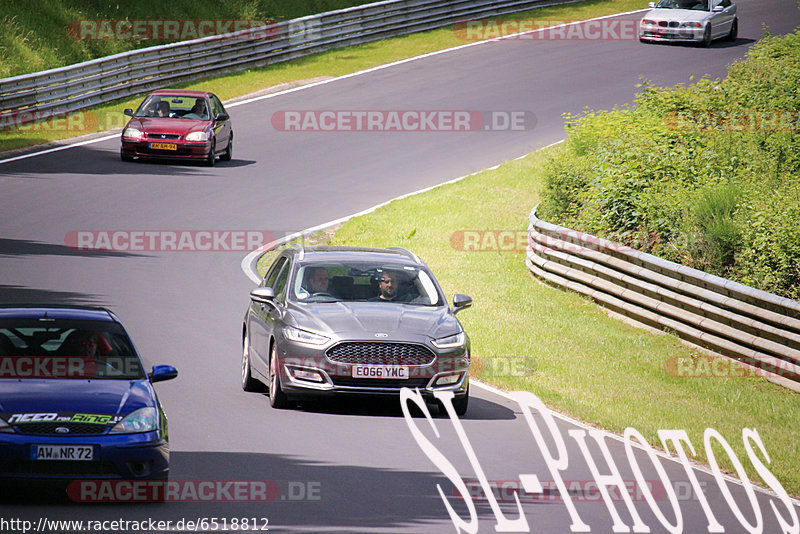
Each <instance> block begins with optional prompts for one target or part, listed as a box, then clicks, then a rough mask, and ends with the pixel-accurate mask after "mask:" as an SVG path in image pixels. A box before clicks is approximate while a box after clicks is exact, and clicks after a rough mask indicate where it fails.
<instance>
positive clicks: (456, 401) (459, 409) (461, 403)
mask: <svg viewBox="0 0 800 534" xmlns="http://www.w3.org/2000/svg"><path fill="white" fill-rule="evenodd" d="M468 406H469V386H467V393H466V394H465V395H464V396H463V397H453V408H454V409H455V411H456V415H458V416H462V415H464V414H465V413H467V407H468Z"/></svg>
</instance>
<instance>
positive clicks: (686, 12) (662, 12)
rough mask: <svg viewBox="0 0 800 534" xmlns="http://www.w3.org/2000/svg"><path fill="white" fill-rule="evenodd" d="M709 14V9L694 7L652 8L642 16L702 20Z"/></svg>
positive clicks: (677, 20)
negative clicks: (701, 9)
mask: <svg viewBox="0 0 800 534" xmlns="http://www.w3.org/2000/svg"><path fill="white" fill-rule="evenodd" d="M710 15H711V12H709V11H697V10H694V9H653V10H652V11H650V12H648V13H647V15H645V17H644V18H646V19H655V20H665V21H676V22H703V21H704V20H706V19H707V18H708V17H709V16H710Z"/></svg>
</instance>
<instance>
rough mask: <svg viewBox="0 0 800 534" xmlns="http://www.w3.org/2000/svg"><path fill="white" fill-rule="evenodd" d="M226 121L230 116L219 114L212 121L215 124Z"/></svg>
mask: <svg viewBox="0 0 800 534" xmlns="http://www.w3.org/2000/svg"><path fill="white" fill-rule="evenodd" d="M228 119H230V116H229V115H228V114H227V113H220V114H219V115H217V116H216V117H214V120H215V121H217V122H222V121H226V120H228Z"/></svg>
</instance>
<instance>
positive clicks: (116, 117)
mask: <svg viewBox="0 0 800 534" xmlns="http://www.w3.org/2000/svg"><path fill="white" fill-rule="evenodd" d="M354 3H358V2H354ZM644 5H646V4H644V2H642V1H640V0H586V1H582V2H580V3H575V4H567V5H564V6H554V7H548V8H541V9H537V10H532V11H527V12H522V13H517V14H514V15H509V16H504V17H502V18H503V19H535V20H537V21H550V22H552V23H553V24H558V23H559V22H561V21H572V20H582V19H587V18H593V17H598V16H603V15H610V14H614V13H620V12H625V11H632V10H635V9H640V8H642V7H643V6H644ZM131 18H133V17H131ZM143 18H144V17H143ZM165 18H166V17H165ZM194 18H198V17H194ZM215 18H224V17H222V16H216V17H215ZM20 31H22V30H20ZM466 43H467V41H466V40H464V37H463V34H459V33H458V32H455V31H453V28H452V27H446V28H442V29H438V30H432V31H429V32H424V33H418V34H413V35H408V36H404V37H397V38H393V39H386V40H383V41H377V42H374V43H368V44H364V45H360V46H355V47H350V48H344V49H341V50H335V51H330V52H325V53H321V54H315V55H313V56H309V57H306V58H301V59H297V60H294V61H291V62H286V63H279V64H275V65H271V66H268V67H264V68H259V69H252V70H247V71H244V72H241V73H238V74H232V75H226V76H219V77H215V78H210V79H208V80H205V81H201V82H192V83H186V84H180V85H176V86H174V87H178V88H189V89H200V90H206V91H213V92H215V93H216V94H217V95H218V96H219V97H220V98H221V99H222V100H229V99H231V98H235V97H239V96H242V95H246V94H249V93H253V92H255V91H260V90H263V89H265V88H268V87H272V86H276V85H279V84H284V83H291V82H297V81H301V80H309V79H314V78H318V77H321V76H341V75H344V74H349V73H353V72H357V71H360V70H364V69H367V68H370V67H375V66H377V65H383V64H386V63H390V62H393V61H398V60H401V59H406V58H410V57H414V56H418V55H421V54H425V53H429V52H434V51H436V50H443V49H446V48H451V47H454V46H459V45H463V44H466ZM587 46H592V44H591V43H587ZM87 59H88V58H87ZM141 100H142V96H141V95H139V96H136V97H133V98H130V99H127V100H125V101H117V102H113V103H111V104H108V105H104V106H99V107H94V108H89V109H87V110H85V111H84V112H82V115H80V116H78V118H77V119H76V120H75V121H74V122H73V123H72V124H73V125H74V127H72V128H70V127H69V126H67V125H66V124H62V125H61V126H60V127H55V128H46V126H47V125H46V124H45V125H40V126H38V127H26V129H24V130H13V131H9V130H3V129H0V151H6V150H12V149H17V148H23V147H28V146H33V145H38V144H43V143H47V142H50V141H57V140H62V139H67V138H70V137H74V136H76V135H81V134H86V133H94V132H102V131H105V130H109V129H113V128H121V127H122V126H124V124H125V117H124V115H122V111H123V110H124V109H125V108H135V107H136V106H138V104H139V103H140V102H141Z"/></svg>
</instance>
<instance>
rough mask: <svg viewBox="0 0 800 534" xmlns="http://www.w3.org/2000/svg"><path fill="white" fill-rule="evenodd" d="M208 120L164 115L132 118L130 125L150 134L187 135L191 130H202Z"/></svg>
mask: <svg viewBox="0 0 800 534" xmlns="http://www.w3.org/2000/svg"><path fill="white" fill-rule="evenodd" d="M208 124H209V123H208V121H199V120H193V119H165V118H162V117H139V118H134V119H131V121H130V123H128V126H131V127H133V128H138V129H139V130H142V131H145V132H147V133H148V134H154V133H158V134H162V133H165V134H178V135H181V136H185V135H186V134H188V133H189V132H202V131H203V130H205V129H206V127H207V126H208Z"/></svg>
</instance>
